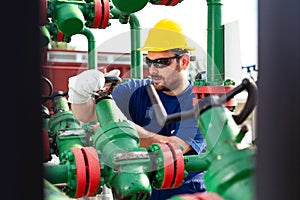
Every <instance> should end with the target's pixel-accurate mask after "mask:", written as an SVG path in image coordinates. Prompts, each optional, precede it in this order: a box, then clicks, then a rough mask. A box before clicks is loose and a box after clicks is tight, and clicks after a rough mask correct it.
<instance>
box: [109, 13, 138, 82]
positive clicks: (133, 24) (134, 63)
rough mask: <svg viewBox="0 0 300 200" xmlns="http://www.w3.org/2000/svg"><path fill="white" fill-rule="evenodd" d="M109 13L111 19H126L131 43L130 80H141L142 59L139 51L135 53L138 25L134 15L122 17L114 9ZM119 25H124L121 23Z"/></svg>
mask: <svg viewBox="0 0 300 200" xmlns="http://www.w3.org/2000/svg"><path fill="white" fill-rule="evenodd" d="M110 12H111V14H112V16H113V19H119V20H121V19H125V18H126V19H128V18H129V25H130V37H131V38H130V41H131V78H137V79H139V78H143V59H142V58H143V57H142V53H141V51H137V48H139V47H140V41H141V35H140V23H139V20H138V18H137V17H136V15H134V14H130V15H129V16H125V17H124V16H122V14H121V11H119V10H117V9H116V8H111V9H110ZM121 23H126V22H124V21H121Z"/></svg>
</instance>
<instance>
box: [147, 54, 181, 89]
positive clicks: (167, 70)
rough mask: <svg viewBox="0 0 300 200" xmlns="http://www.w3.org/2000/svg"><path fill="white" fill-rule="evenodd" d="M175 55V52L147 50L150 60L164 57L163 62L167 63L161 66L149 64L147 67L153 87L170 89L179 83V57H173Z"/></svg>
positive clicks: (153, 60)
mask: <svg viewBox="0 0 300 200" xmlns="http://www.w3.org/2000/svg"><path fill="white" fill-rule="evenodd" d="M175 56H176V55H175V53H173V52H169V51H163V52H148V55H147V58H148V60H149V61H150V62H155V60H156V59H164V62H163V63H168V65H166V66H162V68H160V66H155V64H151V66H150V67H149V73H150V76H151V78H152V80H153V84H154V87H155V89H157V90H162V91H170V90H174V89H176V88H177V87H178V85H179V84H181V80H182V76H181V75H180V71H181V57H179V58H174V57H175ZM165 58H171V59H165ZM157 61H161V60H157Z"/></svg>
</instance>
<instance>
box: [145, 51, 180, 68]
mask: <svg viewBox="0 0 300 200" xmlns="http://www.w3.org/2000/svg"><path fill="white" fill-rule="evenodd" d="M182 56H183V54H182V55H175V56H173V57H169V58H158V59H154V60H151V59H150V58H148V57H146V59H145V62H146V64H147V65H148V67H151V65H152V64H153V65H154V67H156V68H165V67H167V66H169V65H170V64H171V63H172V60H173V59H179V58H181V57H182Z"/></svg>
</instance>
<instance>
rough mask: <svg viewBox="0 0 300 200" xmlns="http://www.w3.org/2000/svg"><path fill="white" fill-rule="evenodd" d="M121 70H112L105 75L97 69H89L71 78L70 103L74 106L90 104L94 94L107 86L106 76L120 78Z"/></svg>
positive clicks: (69, 85)
mask: <svg viewBox="0 0 300 200" xmlns="http://www.w3.org/2000/svg"><path fill="white" fill-rule="evenodd" d="M119 75H120V71H119V70H112V71H110V72H108V73H106V74H103V73H102V72H100V71H99V70H97V69H89V70H86V71H83V72H81V73H80V74H78V75H76V76H72V77H70V78H69V84H68V87H69V91H68V95H69V98H68V101H69V102H70V103H72V104H82V103H86V102H88V101H89V100H90V99H91V97H92V94H93V93H94V92H97V91H99V90H100V89H102V88H103V87H104V85H105V76H119Z"/></svg>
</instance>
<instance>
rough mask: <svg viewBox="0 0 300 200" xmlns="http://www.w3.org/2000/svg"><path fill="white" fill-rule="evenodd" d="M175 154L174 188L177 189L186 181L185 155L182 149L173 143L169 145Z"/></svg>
mask: <svg viewBox="0 0 300 200" xmlns="http://www.w3.org/2000/svg"><path fill="white" fill-rule="evenodd" d="M167 144H168V145H169V147H170V149H171V151H172V153H173V159H174V167H175V177H174V182H173V184H172V188H177V187H179V186H181V185H182V181H183V179H184V159H183V153H182V151H181V149H180V147H179V146H178V145H177V144H175V143H172V142H168V143H167Z"/></svg>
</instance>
